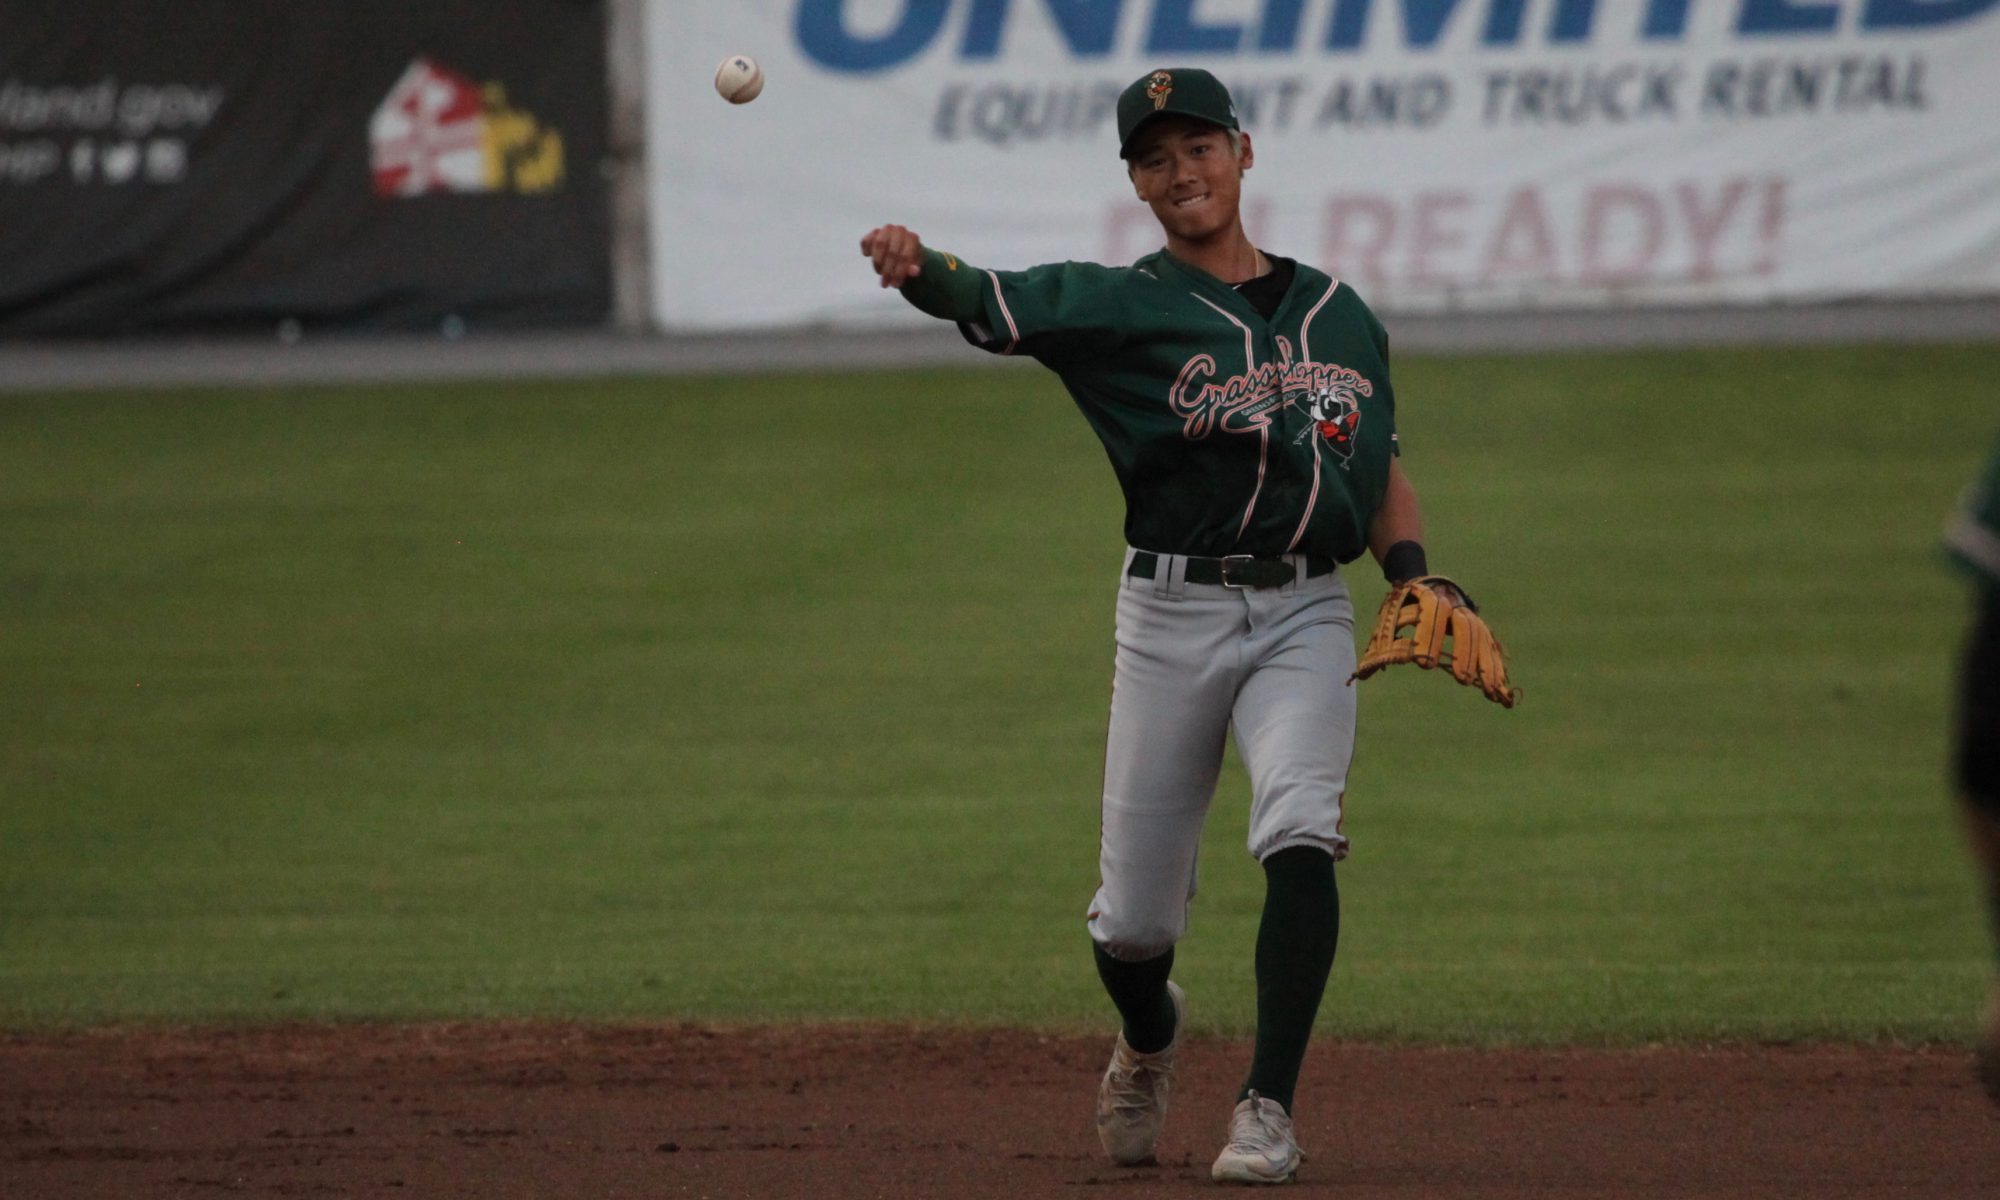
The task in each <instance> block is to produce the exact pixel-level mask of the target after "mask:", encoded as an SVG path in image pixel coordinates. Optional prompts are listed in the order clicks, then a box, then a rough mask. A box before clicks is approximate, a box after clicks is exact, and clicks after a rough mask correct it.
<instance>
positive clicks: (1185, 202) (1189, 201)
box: [1174, 192, 1208, 208]
mask: <svg viewBox="0 0 2000 1200" xmlns="http://www.w3.org/2000/svg"><path fill="white" fill-rule="evenodd" d="M1206 199H1208V193H1207V192H1203V193H1202V194H1201V195H1199V196H1183V197H1181V198H1180V199H1179V200H1176V201H1174V207H1175V208H1191V207H1193V206H1194V205H1197V204H1200V203H1201V202H1202V201H1204V200H1206Z"/></svg>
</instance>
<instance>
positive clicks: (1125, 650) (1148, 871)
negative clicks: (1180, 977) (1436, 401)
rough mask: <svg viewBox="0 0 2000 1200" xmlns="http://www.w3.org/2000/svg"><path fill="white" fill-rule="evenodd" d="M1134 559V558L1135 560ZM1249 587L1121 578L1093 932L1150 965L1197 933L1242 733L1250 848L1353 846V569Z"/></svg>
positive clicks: (1168, 571)
mask: <svg viewBox="0 0 2000 1200" xmlns="http://www.w3.org/2000/svg"><path fill="white" fill-rule="evenodd" d="M1132 553H1133V552H1132V551H1131V550H1129V549H1128V550H1127V551H1126V555H1125V562H1126V566H1127V567H1128V568H1129V566H1130V564H1131V561H1132ZM1292 558H1293V562H1294V566H1295V567H1296V569H1297V578H1296V579H1295V581H1294V582H1292V583H1290V584H1287V585H1285V586H1284V587H1280V588H1271V589H1267V590H1250V589H1240V588H1234V587H1228V586H1225V585H1222V584H1199V583H1188V582H1186V581H1185V579H1184V572H1185V571H1186V561H1187V560H1186V559H1184V558H1182V557H1181V556H1179V555H1166V554H1163V555H1160V556H1159V563H1158V566H1157V567H1156V568H1155V578H1153V579H1134V578H1132V577H1131V576H1129V575H1125V574H1121V575H1120V577H1119V578H1120V584H1121V586H1120V589H1119V592H1118V615H1117V641H1118V648H1117V657H1116V662H1115V667H1114V671H1113V676H1112V689H1111V726H1110V732H1109V735H1108V737H1107V739H1106V744H1105V756H1104V807H1103V824H1102V830H1101V835H1100V844H1099V852H1098V871H1099V879H1100V882H1099V886H1098V889H1097V894H1096V896H1095V897H1093V898H1092V900H1091V905H1090V916H1089V926H1090V936H1091V937H1092V938H1094V939H1095V940H1096V941H1097V942H1098V944H1099V945H1101V946H1103V947H1104V949H1105V951H1106V953H1108V954H1110V955H1111V956H1112V957H1113V958H1117V959H1121V960H1124V961H1127V962H1143V961H1145V960H1147V959H1151V958H1157V957H1158V956H1160V955H1161V954H1164V953H1166V952H1167V950H1169V949H1171V948H1172V947H1173V946H1174V944H1175V943H1177V942H1178V941H1179V940H1180V938H1181V935H1182V934H1183V933H1185V932H1186V930H1187V920H1188V906H1189V903H1190V902H1191V901H1192V900H1193V899H1194V894H1195V886H1196V873H1197V863H1196V859H1197V852H1198V850H1199V848H1200V845H1201V831H1202V826H1203V824H1204V823H1205V822H1206V820H1207V817H1208V807H1209V802H1210V800H1211V799H1212V798H1213V797H1214V794H1215V784H1216V780H1217V778H1218V776H1219V775H1220V773H1221V769H1222V755H1223V746H1224V739H1225V737H1226V736H1227V734H1228V731H1229V730H1230V729H1231V728H1232V727H1233V728H1234V729H1235V731H1236V748H1237V752H1238V754H1239V755H1241V757H1242V759H1243V763H1244V766H1245V767H1246V768H1247V769H1248V771H1249V773H1250V788H1251V801H1250V832H1249V840H1248V845H1249V850H1250V854H1251V856H1252V857H1254V858H1256V859H1257V860H1258V861H1259V862H1261V861H1263V860H1264V858H1266V857H1267V856H1269V855H1271V854H1274V853H1276V852H1277V851H1279V850H1283V849H1286V848H1288V847H1292V846H1319V847H1321V848H1323V849H1325V850H1326V851H1327V852H1328V853H1330V854H1332V855H1333V856H1334V857H1335V858H1342V857H1345V856H1346V853H1347V838H1346V837H1345V836H1343V835H1342V833H1341V830H1340V824H1341V799H1342V795H1343V793H1344V792H1345V791H1346V789H1347V769H1348V764H1349V763H1350V762H1351V761H1352V759H1353V757H1354V715H1355V689H1354V688H1353V687H1352V686H1350V685H1349V684H1348V676H1350V675H1351V674H1353V672H1354V662H1355V651H1354V606H1353V603H1352V601H1351V600H1350V599H1349V597H1348V592H1347V584H1346V582H1345V580H1344V579H1343V578H1342V576H1341V573H1340V572H1339V571H1338V570H1335V571H1333V572H1330V573H1328V574H1325V575H1321V576H1318V577H1317V578H1307V576H1306V560H1305V558H1304V556H1302V555H1294V556H1292Z"/></svg>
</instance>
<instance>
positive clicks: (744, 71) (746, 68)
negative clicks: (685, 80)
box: [715, 54, 764, 104]
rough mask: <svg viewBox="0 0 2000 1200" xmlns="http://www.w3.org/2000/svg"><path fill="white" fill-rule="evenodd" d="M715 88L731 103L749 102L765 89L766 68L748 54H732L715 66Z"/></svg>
mask: <svg viewBox="0 0 2000 1200" xmlns="http://www.w3.org/2000/svg"><path fill="white" fill-rule="evenodd" d="M715 90H716V91H717V92H720V93H721V94H722V98H723V99H724V100H727V101H729V102H730V103H731V104H748V103H750V102H751V101H752V100H755V99H756V98H757V96H758V93H760V92H762V91H763V90H764V68H762V67H760V66H758V65H757V60H756V59H754V58H751V57H750V56H749V55H747V54H732V55H730V56H729V57H728V58H725V59H723V60H722V65H721V66H719V67H717V68H715Z"/></svg>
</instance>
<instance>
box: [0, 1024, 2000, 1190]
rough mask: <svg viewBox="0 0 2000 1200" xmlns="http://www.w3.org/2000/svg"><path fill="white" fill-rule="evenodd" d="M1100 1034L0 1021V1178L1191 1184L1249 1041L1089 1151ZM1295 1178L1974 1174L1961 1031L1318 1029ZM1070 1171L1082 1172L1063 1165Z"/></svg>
mask: <svg viewBox="0 0 2000 1200" xmlns="http://www.w3.org/2000/svg"><path fill="white" fill-rule="evenodd" d="M1105 1051H1106V1046H1105V1039H1103V1038H1091V1039H1078V1038H1054V1037H1042V1036H1037V1035H1034V1034H1024V1033H958V1032H929V1031H917V1032H911V1031H907V1030H895V1029H883V1028H868V1027H837V1028H833V1029H826V1030H817V1031H801V1030H796V1029H772V1030H748V1031H717V1030H709V1029H701V1028H694V1027H684V1026H674V1027H612V1028H604V1027H574V1026H551V1025H490V1024H463V1025H431V1026H396V1027H379V1026H378V1027H337V1028H294V1029H282V1030H264V1031H254V1032H226V1033H157V1032H152V1033H131V1032H111V1033H86V1034H65V1035H11V1036H7V1037H5V1038H4V1039H0V1195H5V1196H6V1197H9V1198H10V1200H14V1198H29V1197H33V1198H36V1200H42V1198H53V1197H98V1196H102V1197H121V1198H128V1197H176V1196H213V1195H217V1194H227V1193H242V1194H248V1195H258V1196H312V1195H319V1196H412V1197H432V1196H438V1197H445V1196H478V1197H513V1196H520V1197H529V1196H534V1197H579V1198H582V1197H623V1196H633V1197H638V1196H645V1197H681V1196H687V1197H710V1198H714V1200H721V1198H723V1197H759V1198H772V1197H794V1196H796V1197H815V1198H826V1200H845V1198H848V1197H933V1196H935V1197H952V1198H954V1200H977V1198H981V1197H993V1198H995V1200H998V1198H1003V1197H1004V1198H1007V1200H1020V1198H1024V1197H1052V1196H1069V1197H1075V1196H1087V1195H1091V1194H1093V1192H1092V1191H1090V1190H1087V1189H1099V1188H1101V1189H1104V1190H1103V1191H1102V1192H1098V1193H1095V1194H1100V1195H1111V1196H1141V1195H1143V1196H1159V1195H1181V1194H1202V1195H1212V1194H1214V1193H1215V1188H1214V1185H1212V1184H1210V1183H1209V1182H1208V1174H1207V1171H1208V1162H1209V1159H1210V1158H1211V1157H1212V1155H1213V1154H1214V1151H1215V1149H1216V1147H1217V1145H1218V1144H1219V1141H1218V1139H1219V1136H1220V1133H1221V1131H1222V1128H1223V1125H1224V1123H1225V1121H1226V1118H1227V1113H1228V1109H1229V1106H1230V1103H1231V1101H1232V1100H1233V1095H1234V1089H1235V1085H1236V1082H1237V1076H1238V1073H1239V1072H1240V1070H1241V1069H1242V1065H1243V1063H1244V1062H1245V1061H1246V1060H1247V1051H1246V1047H1245V1046H1243V1045H1241V1044H1238V1043H1228V1042H1213V1041H1211V1042H1195V1043H1193V1044H1192V1045H1190V1046H1189V1048H1188V1053H1187V1057H1186V1059H1185V1060H1184V1063H1183V1067H1182V1072H1181V1076H1180V1080H1179V1084H1178V1088H1177V1091H1176V1102H1175V1106H1174V1114H1173V1118H1172V1120H1171V1121H1170V1122H1169V1125H1168V1131H1167V1134H1166V1136H1165V1138H1164V1140H1163V1142H1162V1146H1161V1157H1162V1163H1161V1165H1159V1166H1155V1167H1142V1168H1133V1169H1120V1168H1114V1167H1111V1166H1109V1165H1107V1164H1106V1163H1104V1162H1103V1161H1102V1160H1101V1159H1100V1157H1099V1155H1098V1153H1097V1146H1096V1137H1095V1134H1094V1133H1093V1132H1092V1130H1091V1126H1090V1115H1089V1114H1090V1099H1091V1094H1092V1091H1093V1089H1094V1087H1095V1079H1096V1074H1097V1072H1098V1071H1099V1070H1100V1069H1101V1067H1102V1059H1103V1057H1104V1054H1105ZM1298 1119H1299V1128H1300V1140H1301V1142H1302V1144H1303V1145H1304V1146H1305V1148H1306V1151H1307V1154H1308V1156H1309V1157H1308V1160H1307V1162H1306V1165H1305V1168H1304V1170H1303V1171H1302V1172H1301V1174H1300V1178H1299V1186H1298V1187H1297V1188H1295V1189H1294V1193H1295V1194H1304V1195H1338V1196H1341V1197H1343V1198H1347V1200H1363V1198H1368V1200H1374V1198H1381V1197H1398V1198H1401V1197H1412V1198H1413V1197H1477V1198H1480V1200H1500V1198H1503V1197H1530V1196H1533V1197H1551V1196H1553V1197H1575V1198H1579V1200H1580V1198H1583V1197H1591V1198H1597V1197H1603V1198H1607V1200H1608V1198H1619V1200H1622V1198H1626V1197H1655V1196H1660V1197H1665V1196H1671V1197H1746V1198H1748V1197H1755V1198H1758V1200H1769V1198H1774V1197H1791V1196H1801V1197H1814V1198H1815V1200H1834V1198H1837V1197H1863V1196H1865V1197H1887V1196H1898V1197H1925V1198H1927V1200H1944V1198H1950V1197H1961V1196H1963V1197H1973V1196H1984V1197H1992V1196H1996V1195H2000V1110H1995V1109H1994V1108H1993V1107H1992V1106H1990V1105H1989V1104H1988V1103H1987V1102H1986V1101H1985V1099H1984V1098H1983V1097H1982V1096H1981V1094H1980V1093H1979V1091H1978V1089H1977V1088H1976V1087H1974V1086H1973V1084H1972V1082H1971V1080H1970V1078H1969V1076H1968V1075H1967V1072H1966V1066H1965V1059H1964V1056H1963V1055H1962V1054H1960V1053H1956V1052H1951V1051H1946V1050H1940V1049H1914V1050H1911V1049H1857V1048H1847V1047H1812V1048H1790V1047H1784V1048H1728V1049H1712V1050H1711V1049H1644V1050H1637V1051H1622V1052H1605V1051H1584V1050H1562V1051H1518V1050H1509V1051H1465V1050H1440V1049H1392V1048H1384V1047H1378V1046H1359V1045H1338V1044H1335V1045H1321V1046H1316V1047H1315V1048H1314V1050H1313V1054H1312V1057H1311V1059H1310V1061H1309V1062H1308V1064H1307V1067H1306V1077H1305V1084H1304V1087H1303V1089H1302V1092H1301V1107H1300V1111H1299V1114H1298ZM1080 1189H1086V1190H1080Z"/></svg>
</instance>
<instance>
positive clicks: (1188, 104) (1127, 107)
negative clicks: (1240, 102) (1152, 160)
mask: <svg viewBox="0 0 2000 1200" xmlns="http://www.w3.org/2000/svg"><path fill="white" fill-rule="evenodd" d="M1169 113H1179V114H1180V115H1181V116H1184V117H1194V118H1196V119H1198V120H1202V121H1207V122H1209V123H1210V124H1213V125H1220V126H1222V127H1223V128H1224V129H1241V128H1242V126H1240V125H1238V124H1237V123H1236V103H1235V101H1233V100H1231V99H1230V98H1229V89H1228V88H1226V87H1223V86H1222V81H1221V80H1220V79H1217V78H1216V77H1215V76H1213V75H1211V74H1209V73H1208V72H1207V71H1204V70H1202V69H1201V68H1200V67H1168V68H1165V69H1163V70H1159V71H1149V72H1147V73H1146V74H1144V75H1142V76H1140V77H1139V78H1138V79H1137V80H1134V81H1133V83H1132V86H1131V87H1128V88H1126V89H1125V90H1124V91H1123V92H1121V93H1119V95H1118V157H1120V158H1127V157H1130V155H1131V153H1132V139H1133V137H1134V136H1136V135H1137V134H1138V132H1139V130H1140V129H1142V128H1144V127H1145V124H1146V122H1148V121H1150V120H1152V119H1153V118H1154V117H1163V116H1166V115H1167V114H1169Z"/></svg>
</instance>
